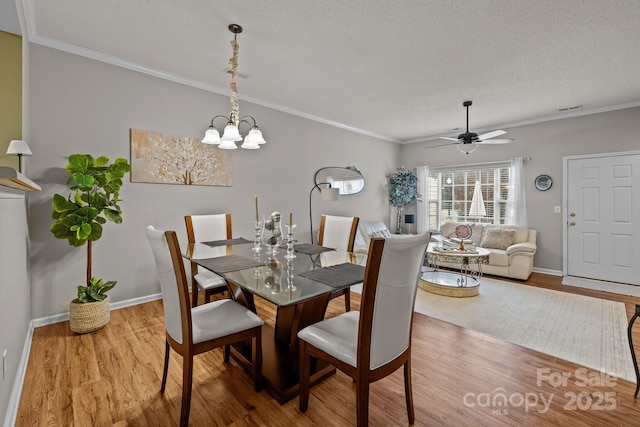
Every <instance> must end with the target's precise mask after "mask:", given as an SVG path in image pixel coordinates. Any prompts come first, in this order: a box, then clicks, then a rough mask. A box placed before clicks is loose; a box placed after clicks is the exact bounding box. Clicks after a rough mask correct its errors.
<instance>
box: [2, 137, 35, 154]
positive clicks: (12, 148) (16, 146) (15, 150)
mask: <svg viewBox="0 0 640 427" xmlns="http://www.w3.org/2000/svg"><path fill="white" fill-rule="evenodd" d="M7 154H9V155H12V156H32V155H33V153H32V152H31V149H30V148H29V146H28V145H27V141H23V140H21V139H14V140H12V141H11V142H10V143H9V148H7Z"/></svg>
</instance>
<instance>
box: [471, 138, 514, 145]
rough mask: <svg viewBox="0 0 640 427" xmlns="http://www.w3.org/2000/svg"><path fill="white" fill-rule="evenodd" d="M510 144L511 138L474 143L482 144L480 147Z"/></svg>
mask: <svg viewBox="0 0 640 427" xmlns="http://www.w3.org/2000/svg"><path fill="white" fill-rule="evenodd" d="M510 142H513V138H499V139H485V140H483V141H478V142H476V144H482V145H490V144H509V143H510Z"/></svg>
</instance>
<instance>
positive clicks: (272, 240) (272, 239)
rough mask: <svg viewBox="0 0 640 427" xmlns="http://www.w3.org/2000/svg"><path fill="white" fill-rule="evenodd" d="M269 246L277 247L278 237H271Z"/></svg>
mask: <svg viewBox="0 0 640 427" xmlns="http://www.w3.org/2000/svg"><path fill="white" fill-rule="evenodd" d="M269 244H270V245H277V244H278V238H277V237H276V236H271V237H269Z"/></svg>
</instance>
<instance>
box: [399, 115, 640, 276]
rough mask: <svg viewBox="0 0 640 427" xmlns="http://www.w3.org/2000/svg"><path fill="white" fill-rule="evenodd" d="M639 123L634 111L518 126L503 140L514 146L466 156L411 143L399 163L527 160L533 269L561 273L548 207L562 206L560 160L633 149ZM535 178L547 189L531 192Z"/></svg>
mask: <svg viewBox="0 0 640 427" xmlns="http://www.w3.org/2000/svg"><path fill="white" fill-rule="evenodd" d="M638 122H640V108H638V107H636V108H628V109H624V110H617V111H610V112H606V113H599V114H592V115H588V116H581V117H573V118H566V119H562V120H555V121H549V122H544V123H536V124H530V125H525V126H517V127H513V128H509V129H508V134H507V135H505V137H509V138H514V139H515V141H514V142H513V143H511V144H507V145H486V146H482V147H478V149H477V150H476V151H474V152H473V153H471V154H469V155H466V154H462V153H460V152H459V151H458V150H457V149H456V148H455V147H448V146H446V147H439V148H429V149H425V148H424V147H425V146H428V145H435V144H441V143H442V142H444V140H441V141H430V142H423V143H415V144H411V145H407V146H404V147H403V150H402V162H403V163H404V165H405V166H406V167H410V168H414V167H416V166H421V165H428V166H446V165H459V164H466V163H482V162H488V161H495V160H509V159H510V158H513V157H519V156H522V157H531V160H527V161H525V163H524V172H525V182H526V190H527V191H526V199H527V215H528V219H529V227H531V228H534V229H536V230H537V231H538V252H537V253H536V256H535V259H534V267H535V268H538V269H547V270H555V271H562V215H561V214H555V213H554V211H553V207H554V206H563V199H562V188H563V181H562V167H563V156H574V155H582V154H594V153H609V152H620V151H631V150H637V149H638V148H639V147H640V137H639V133H638ZM540 174H548V175H549V176H551V177H552V179H553V185H552V187H551V189H549V190H547V191H538V190H536V189H535V187H534V185H533V182H534V179H535V177H536V176H538V175H540ZM563 208H564V207H563Z"/></svg>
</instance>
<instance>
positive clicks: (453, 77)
mask: <svg viewBox="0 0 640 427" xmlns="http://www.w3.org/2000/svg"><path fill="white" fill-rule="evenodd" d="M19 1H20V0H19ZM21 6H22V7H23V8H24V14H25V20H26V25H27V33H28V36H29V39H30V41H31V42H33V43H39V44H43V45H47V46H51V47H55V48H58V49H63V50H67V51H71V52H75V53H79V54H83V55H87V56H90V57H93V58H96V59H101V60H105V61H109V62H113V63H116V64H119V65H123V66H127V67H130V68H134V69H140V70H143V71H146V72H150V73H152V74H157V75H164V76H167V77H168V78H171V79H173V80H177V81H182V82H185V83H187V84H192V85H194V86H196V87H202V88H205V89H209V90H212V91H214V92H218V93H224V94H227V93H228V84H229V75H228V74H226V73H225V68H226V67H227V61H228V59H229V58H230V56H231V46H230V43H229V42H230V40H231V39H232V37H233V35H232V34H231V33H230V32H229V31H228V30H227V26H228V25H229V24H231V23H237V24H240V25H242V26H243V27H244V30H245V31H244V32H243V33H242V34H240V35H239V36H238V42H239V43H240V53H239V66H238V72H239V73H240V74H243V75H246V78H240V79H239V80H238V91H239V93H240V98H241V100H245V101H251V102H256V103H258V104H261V105H265V106H269V107H272V108H277V109H280V110H283V111H287V112H291V113H294V114H299V115H302V116H304V117H310V118H314V119H316V120H320V121H324V122H328V123H332V124H336V125H339V126H342V127H345V128H349V129H356V130H359V131H362V132H363V133H368V134H373V135H375V136H378V137H382V138H384V139H387V140H391V141H396V142H413V141H421V140H428V139H431V138H433V137H435V136H438V135H452V134H454V135H457V134H458V133H459V131H458V130H454V129H456V128H464V127H465V113H464V109H463V107H462V102H463V101H464V100H467V99H470V100H473V106H472V107H471V110H470V127H471V129H472V130H475V131H484V130H489V129H493V128H497V127H506V128H508V126H509V125H510V124H511V125H512V124H518V123H523V122H525V123H526V122H534V121H540V120H544V119H551V118H554V117H557V118H559V117H566V116H567V115H568V114H576V113H580V112H595V111H605V110H609V109H615V108H621V107H628V106H634V105H640V78H638V76H639V74H640V73H639V71H640V43H639V42H638V40H640V25H638V18H639V17H640V1H638V0H628V1H627V0H616V1H606V0H561V1H558V0H535V1H531V0H526V1H521V0H448V1H442V0H404V1H398V0H375V1H374V0H371V1H359V0H351V1H343V0H314V1H300V0H272V1H255V0H253V1H250V0H235V1H228V0H206V1H205V0H189V1H187V0H182V1H179V0H153V1H151V0H147V1H130V0H109V1H106V0H56V1H50V0H25V1H24V3H19V6H18V7H21ZM576 105H582V108H581V109H580V110H572V111H570V112H569V113H566V112H565V113H561V112H558V109H559V108H564V107H573V106H576ZM240 108H241V112H242V101H241V104H240ZM261 125H262V126H263V127H265V128H266V127H267V126H268V125H267V124H261ZM507 136H508V135H507Z"/></svg>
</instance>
